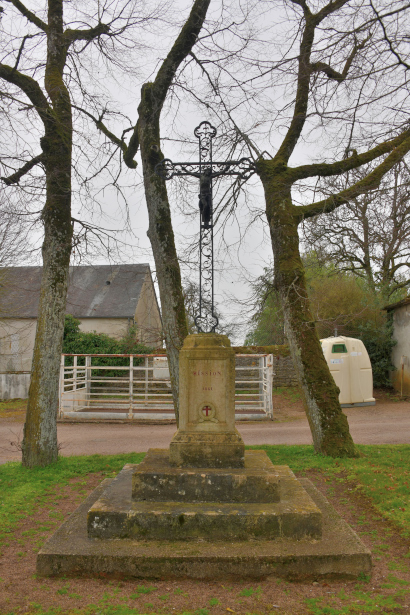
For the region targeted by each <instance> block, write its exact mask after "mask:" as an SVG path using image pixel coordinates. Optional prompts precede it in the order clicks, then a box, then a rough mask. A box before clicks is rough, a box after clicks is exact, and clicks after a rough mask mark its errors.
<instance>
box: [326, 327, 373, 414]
mask: <svg viewBox="0 0 410 615" xmlns="http://www.w3.org/2000/svg"><path fill="white" fill-rule="evenodd" d="M320 343H321V344H322V350H323V354H324V355H325V359H326V361H327V364H328V366H329V369H330V373H331V374H332V376H333V378H334V381H335V382H336V384H337V386H338V387H339V389H340V395H339V401H340V404H341V405H342V406H373V405H374V404H375V399H374V397H373V372H372V365H371V363H370V359H369V355H368V354H367V350H366V347H365V345H364V344H363V342H362V341H361V340H358V339H355V338H354V337H343V336H339V337H327V338H325V339H322V340H320Z"/></svg>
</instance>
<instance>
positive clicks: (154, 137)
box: [96, 0, 210, 424]
mask: <svg viewBox="0 0 410 615" xmlns="http://www.w3.org/2000/svg"><path fill="white" fill-rule="evenodd" d="M209 3H210V0H195V2H194V3H193V5H192V8H191V11H190V14H189V16H188V18H187V20H186V22H185V23H184V25H183V27H182V28H181V31H180V33H179V35H178V37H177V39H176V40H175V42H174V44H173V46H172V48H171V50H170V51H169V53H168V54H167V56H166V58H165V59H164V60H163V62H162V63H161V65H160V68H159V70H158V71H157V74H156V76H155V79H154V80H153V81H152V82H149V83H145V84H144V85H143V86H142V89H141V101H140V103H139V106H138V121H137V123H136V125H135V128H134V130H133V132H132V135H131V138H130V140H129V143H128V146H126V145H125V142H124V141H123V140H121V139H119V138H118V137H116V136H115V135H114V134H113V133H112V132H110V131H109V130H108V128H107V127H106V126H105V125H104V124H103V123H102V122H101V121H98V120H96V124H97V126H98V128H99V129H100V130H102V132H104V134H105V135H106V136H107V137H108V138H109V139H110V140H111V141H112V142H113V143H116V144H117V145H118V146H119V147H120V148H121V149H122V150H123V152H124V162H125V163H126V165H127V166H129V167H130V168H135V166H136V163H135V161H134V157H135V156H136V154H137V152H138V150H140V153H141V159H142V170H143V176H144V188H145V199H146V203H147V208H148V216H149V229H148V237H149V239H150V242H151V247H152V251H153V255H154V259H155V266H156V273H157V279H158V287H159V293H160V299H161V308H162V322H163V329H164V337H165V342H166V347H167V355H168V361H169V366H170V376H171V384H172V393H173V399H174V407H175V415H176V420H177V424H178V422H179V411H178V408H179V399H178V398H179V363H178V357H179V350H180V348H181V347H182V344H183V341H184V339H185V337H186V336H187V335H188V326H187V319H186V313H185V306H184V295H183V290H182V283H181V272H180V267H179V262H178V256H177V251H176V247H175V239H174V232H173V228H172V221H171V211H170V206H169V200H168V193H167V189H166V185H165V180H164V179H163V178H161V177H159V176H158V175H157V174H156V172H155V166H156V165H157V164H158V162H160V161H161V160H162V159H163V157H164V156H163V154H162V151H161V138H160V117H161V112H162V109H163V106H164V103H165V100H166V97H167V95H168V93H169V90H170V88H171V86H172V84H173V81H174V79H175V76H176V74H177V72H178V69H179V67H180V65H181V64H182V63H183V62H184V60H185V59H186V57H187V56H188V55H189V53H190V52H191V50H192V48H193V46H194V45H195V43H196V41H197V37H198V35H199V32H200V31H201V28H202V25H203V22H204V20H205V16H206V12H207V10H208V6H209Z"/></svg>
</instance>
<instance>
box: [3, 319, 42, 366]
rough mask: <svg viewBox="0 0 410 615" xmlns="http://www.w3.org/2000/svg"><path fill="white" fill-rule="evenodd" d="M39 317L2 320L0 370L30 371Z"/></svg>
mask: <svg viewBox="0 0 410 615" xmlns="http://www.w3.org/2000/svg"><path fill="white" fill-rule="evenodd" d="M36 327H37V319H35V318H19V319H17V318H16V319H12V318H5V319H2V320H1V321H0V372H30V370H31V360H32V355H33V348H34V339H35V336H36Z"/></svg>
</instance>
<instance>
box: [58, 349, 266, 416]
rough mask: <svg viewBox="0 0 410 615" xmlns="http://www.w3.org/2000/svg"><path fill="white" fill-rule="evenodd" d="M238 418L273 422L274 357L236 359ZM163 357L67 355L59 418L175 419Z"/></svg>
mask: <svg viewBox="0 0 410 615" xmlns="http://www.w3.org/2000/svg"><path fill="white" fill-rule="evenodd" d="M235 370H236V377H235V415H236V418H237V419H241V418H246V419H248V418H263V417H269V418H272V416H273V412H272V377H273V356H272V355H268V354H252V355H250V354H244V355H236V368H235ZM173 416H174V404H173V399H172V393H171V382H170V379H169V370H168V363H167V359H166V357H164V355H156V354H151V355H141V354H136V355H113V354H98V355H97V354H63V355H61V368H60V405H59V417H60V418H61V419H64V418H70V419H72V418H78V419H80V418H82V419H84V418H92V419H104V418H105V419H113V418H115V419H138V418H140V419H149V418H152V419H158V418H160V419H165V418H169V419H172V418H173Z"/></svg>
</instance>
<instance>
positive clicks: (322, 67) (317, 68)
mask: <svg viewBox="0 0 410 615" xmlns="http://www.w3.org/2000/svg"><path fill="white" fill-rule="evenodd" d="M368 40H369V37H367V38H365V40H364V41H362V42H361V43H359V44H357V43H355V45H354V47H353V49H352V52H351V54H350V55H349V57H348V58H347V60H346V64H345V65H344V68H343V71H342V72H341V73H339V72H338V71H337V70H334V69H333V68H332V67H331V66H329V64H326V63H325V62H312V63H311V65H310V68H311V71H312V73H319V72H322V73H325V75H327V76H328V77H329V79H333V80H334V81H337V82H338V83H342V81H344V80H345V79H346V77H347V74H348V72H349V68H350V67H351V65H352V62H353V60H354V58H355V56H356V54H357V52H358V51H360V50H361V49H363V48H364V47H365V45H366V43H367V41H368Z"/></svg>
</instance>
